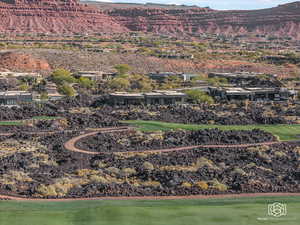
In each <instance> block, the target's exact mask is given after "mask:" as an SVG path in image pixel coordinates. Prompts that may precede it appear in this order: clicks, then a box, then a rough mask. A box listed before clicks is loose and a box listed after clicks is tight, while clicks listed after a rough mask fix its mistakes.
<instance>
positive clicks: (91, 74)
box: [75, 71, 117, 81]
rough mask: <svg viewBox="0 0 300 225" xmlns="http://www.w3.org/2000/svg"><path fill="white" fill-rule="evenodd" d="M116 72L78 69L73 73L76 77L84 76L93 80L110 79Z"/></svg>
mask: <svg viewBox="0 0 300 225" xmlns="http://www.w3.org/2000/svg"><path fill="white" fill-rule="evenodd" d="M116 75H117V74H116V73H115V72H103V71H78V72H77V73H75V76H76V77H85V78H89V79H91V80H93V81H100V80H111V79H112V78H113V77H115V76H116Z"/></svg>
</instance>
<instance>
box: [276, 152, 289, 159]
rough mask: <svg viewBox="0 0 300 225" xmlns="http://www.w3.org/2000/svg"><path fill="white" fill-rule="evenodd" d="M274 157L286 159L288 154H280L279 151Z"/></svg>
mask: <svg viewBox="0 0 300 225" xmlns="http://www.w3.org/2000/svg"><path fill="white" fill-rule="evenodd" d="M274 155H275V156H276V157H278V158H284V157H286V154H285V153H284V152H280V151H279V152H278V151H276V152H275V153H274Z"/></svg>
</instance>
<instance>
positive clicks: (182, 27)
mask: <svg viewBox="0 0 300 225" xmlns="http://www.w3.org/2000/svg"><path fill="white" fill-rule="evenodd" d="M96 6H97V3H93V4H92V5H88V4H83V3H79V1H77V0H0V32H5V33H26V32H31V33H39V32H40V33H95V32H126V31H147V32H155V33H160V34H168V33H177V34H181V33H204V32H207V33H224V34H245V33H253V34H273V35H279V36H290V37H294V38H297V39H299V40H300V2H295V3H290V4H285V5H281V6H278V7H275V8H271V9H263V10H249V11H241V10H239V11H238V10H236V11H217V10H212V9H209V8H199V7H194V8H193V7H182V8H180V7H177V8H176V7H173V8H172V7H160V8H159V7H157V8H154V7H148V8H147V6H144V7H124V8H120V7H114V4H112V5H111V7H110V8H108V9H107V7H106V8H105V9H106V10H105V11H104V10H102V9H103V8H104V7H103V4H102V5H101V6H99V7H98V8H97V7H96Z"/></svg>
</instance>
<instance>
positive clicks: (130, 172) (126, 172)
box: [121, 168, 136, 177]
mask: <svg viewBox="0 0 300 225" xmlns="http://www.w3.org/2000/svg"><path fill="white" fill-rule="evenodd" d="M121 173H122V175H123V176H125V177H128V176H132V175H134V174H136V170H135V169H134V168H124V169H122V171H121Z"/></svg>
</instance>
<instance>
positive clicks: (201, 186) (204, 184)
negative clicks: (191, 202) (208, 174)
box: [195, 181, 209, 190]
mask: <svg viewBox="0 0 300 225" xmlns="http://www.w3.org/2000/svg"><path fill="white" fill-rule="evenodd" d="M195 185H196V186H197V187H198V188H199V189H201V190H207V189H208V188H209V186H208V184H207V182H206V181H198V182H196V183H195Z"/></svg>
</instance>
